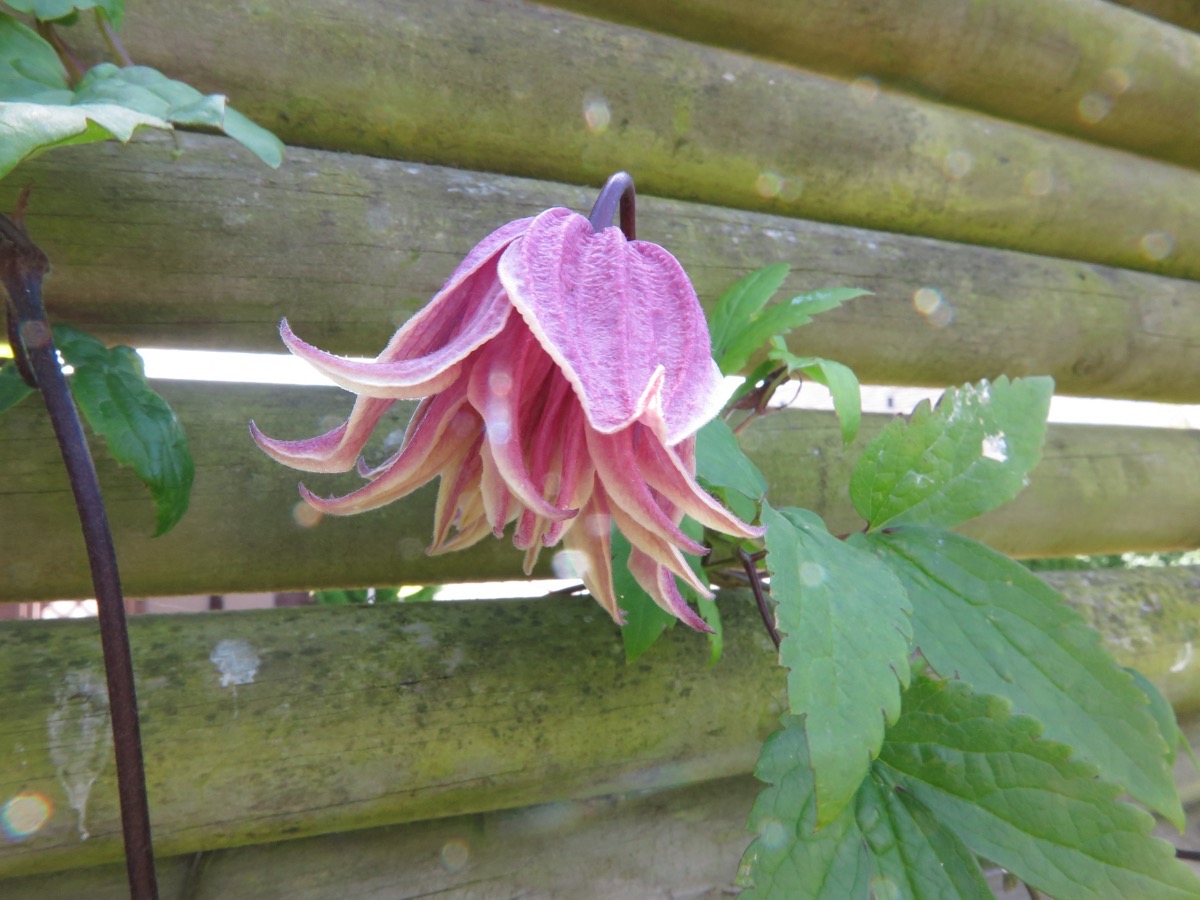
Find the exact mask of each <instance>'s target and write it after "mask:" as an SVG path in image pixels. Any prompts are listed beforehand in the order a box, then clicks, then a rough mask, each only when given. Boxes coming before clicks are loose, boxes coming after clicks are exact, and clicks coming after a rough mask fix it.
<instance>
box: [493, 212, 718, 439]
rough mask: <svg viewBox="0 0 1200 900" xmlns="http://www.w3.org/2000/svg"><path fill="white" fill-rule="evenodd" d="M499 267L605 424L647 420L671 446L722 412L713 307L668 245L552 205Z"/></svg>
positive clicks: (616, 426) (594, 417) (592, 413)
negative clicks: (631, 236)
mask: <svg viewBox="0 0 1200 900" xmlns="http://www.w3.org/2000/svg"><path fill="white" fill-rule="evenodd" d="M498 274H499V278H500V281H501V283H502V284H503V285H504V287H505V289H506V290H507V291H508V297H509V299H510V300H511V302H512V304H513V306H514V307H516V309H517V310H518V312H520V313H521V316H522V317H523V318H524V319H525V321H526V322H527V323H528V325H529V327H530V329H531V330H532V331H533V333H534V334H535V335H536V336H537V339H538V340H539V341H540V342H541V344H542V346H543V347H544V348H545V349H546V352H548V353H549V354H550V355H551V356H552V357H553V358H554V361H555V362H556V363H558V365H559V367H560V368H561V369H562V370H563V373H564V375H566V377H567V378H568V379H569V380H570V381H571V383H572V384H573V385H574V386H575V390H576V392H577V393H578V395H579V399H580V402H581V403H582V404H583V407H584V410H585V412H586V413H587V417H588V421H589V422H590V423H591V424H592V427H593V428H595V429H596V430H597V431H600V432H604V433H609V432H613V431H618V430H620V429H622V428H625V427H626V426H628V425H629V424H630V423H631V422H633V421H635V420H637V419H640V418H641V419H643V421H645V422H646V424H648V425H650V426H651V427H653V428H654V429H655V430H656V431H658V433H659V437H660V439H661V440H662V441H663V442H664V443H666V444H667V445H672V444H675V443H677V442H678V441H680V440H682V439H683V438H684V437H686V436H688V435H689V434H692V433H694V432H695V431H696V430H697V429H699V427H700V426H701V425H703V424H704V423H705V422H706V421H708V420H709V419H711V418H712V417H713V416H714V415H716V414H717V412H718V411H719V410H720V408H721V405H722V403H723V402H724V396H725V394H726V393H727V392H726V391H725V390H724V388H723V384H722V379H721V375H720V372H719V371H718V369H717V366H716V363H714V362H713V360H712V345H711V341H710V338H709V333H708V325H707V324H706V322H705V321H704V312H703V310H702V309H701V308H700V303H699V301H698V300H697V298H696V292H695V290H694V289H693V288H692V285H691V282H690V281H689V280H688V277H687V274H686V273H685V272H684V271H683V268H682V267H681V266H680V265H679V262H678V261H677V260H676V259H675V257H673V256H672V255H671V254H670V253H668V252H667V251H666V250H664V249H663V248H662V247H659V246H658V245H657V244H652V243H648V242H645V241H627V240H626V239H625V237H624V235H623V234H621V231H620V229H618V228H605V229H604V230H602V231H601V232H599V233H596V232H594V231H593V230H592V226H591V224H590V223H589V222H588V220H587V219H586V218H585V217H583V216H581V215H578V214H577V213H573V212H571V211H570V210H567V209H550V210H547V211H546V212H544V213H542V214H541V215H539V216H537V218H535V219H534V220H533V222H532V223H530V225H529V230H528V231H527V232H526V233H525V235H524V236H523V237H522V238H521V239H520V240H517V241H514V242H513V243H512V244H511V245H510V246H509V247H508V249H506V250H505V251H504V253H503V254H502V255H501V257H500V264H499V267H498ZM660 370H661V372H662V373H664V376H665V377H664V380H663V382H662V384H661V388H660V389H659V390H657V391H656V390H654V385H653V381H654V379H655V377H656V373H658V372H659V371H660ZM643 417H644V418H643Z"/></svg>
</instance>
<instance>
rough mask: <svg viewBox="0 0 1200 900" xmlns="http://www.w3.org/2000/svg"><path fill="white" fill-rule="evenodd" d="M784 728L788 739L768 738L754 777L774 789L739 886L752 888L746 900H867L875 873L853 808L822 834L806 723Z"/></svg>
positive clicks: (761, 799) (753, 819)
mask: <svg viewBox="0 0 1200 900" xmlns="http://www.w3.org/2000/svg"><path fill="white" fill-rule="evenodd" d="M783 724H784V730H783V731H777V732H775V733H774V734H773V735H771V736H770V737H769V738H767V741H766V743H765V744H764V745H763V749H762V755H761V756H760V757H759V760H758V766H757V767H756V768H755V770H754V775H755V777H756V778H758V779H759V780H760V781H764V782H766V783H767V784H768V785H770V787H768V788H767V789H766V790H764V791H763V792H762V793H761V794H759V796H758V799H757V800H756V801H755V803H754V809H753V810H752V811H751V813H750V821H749V824H748V827H749V829H750V831H752V832H753V833H755V834H756V835H757V837H756V838H755V839H754V841H753V843H751V844H750V846H749V847H748V848H747V849H746V853H745V855H744V856H743V857H742V864H741V867H740V869H739V872H738V883H739V884H740V885H743V886H745V887H746V888H748V890H746V891H745V892H743V893H742V894H741V897H742V900H765V898H800V897H803V898H805V900H808V898H812V900H825V898H828V900H856V898H860V897H861V898H865V897H866V896H867V890H868V885H869V883H870V868H869V863H868V860H867V853H866V849H865V847H864V845H863V841H862V838H861V836H860V835H859V833H858V828H857V825H856V823H855V821H854V812H853V809H852V808H850V807H848V806H847V807H846V808H845V809H844V810H843V811H842V813H841V814H840V815H839V816H837V817H836V818H835V819H834V820H833V821H832V822H829V823H828V824H827V825H826V827H824V828H822V829H821V830H819V831H816V819H817V811H816V806H817V802H816V793H815V791H814V785H813V773H812V767H811V763H810V759H809V751H808V742H807V740H806V737H805V733H804V728H803V725H802V720H801V719H799V718H795V717H785V718H784V720H783Z"/></svg>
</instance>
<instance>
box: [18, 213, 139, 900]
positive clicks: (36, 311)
mask: <svg viewBox="0 0 1200 900" xmlns="http://www.w3.org/2000/svg"><path fill="white" fill-rule="evenodd" d="M26 199H27V191H26V192H25V193H23V194H22V195H21V199H20V200H19V201H18V205H17V211H16V212H15V213H14V214H13V218H12V219H9V218H7V217H6V216H3V215H0V282H3V284H4V287H5V289H6V290H7V291H8V334H9V338H10V340H11V341H12V350H13V354H14V356H15V357H16V359H17V361H18V363H17V364H18V365H19V366H20V370H21V374H22V376H24V377H25V378H26V379H27V380H31V381H32V384H31V387H35V388H37V389H39V390H40V391H41V394H42V398H43V399H44V400H45V403H46V410H47V412H48V413H49V415H50V422H51V424H52V425H53V427H54V434H55V437H56V438H57V439H58V445H59V449H60V450H61V452H62V456H63V463H64V464H65V465H66V467H67V475H68V477H69V478H70V481H71V490H72V492H73V493H74V495H75V506H76V508H77V509H78V511H79V521H80V524H81V525H82V527H83V536H84V542H85V544H86V545H87V555H88V564H89V565H90V567H91V571H92V584H93V586H94V587H95V591H96V605H97V609H98V618H99V624H100V644H101V647H102V649H103V653H104V669H105V675H106V677H107V680H108V697H109V709H110V713H111V715H112V729H113V744H114V748H115V753H116V761H117V792H118V795H119V798H120V804H121V829H122V833H123V836H124V840H125V863H126V868H127V870H128V874H129V891H130V896H131V897H132V898H133V900H157V898H158V885H157V880H156V877H155V872H154V850H153V845H152V844H151V838H150V809H149V804H148V802H147V799H146V773H145V769H144V767H143V762H142V742H141V735H140V733H139V727H138V712H137V696H136V694H135V692H134V684H133V661H132V658H131V656H130V652H129V633H128V630H127V628H126V623H125V600H124V597H123V596H122V593H121V579H120V575H119V573H118V571H117V558H116V552H115V550H114V548H113V541H112V531H111V530H110V528H109V525H108V516H107V514H106V513H105V509H104V499H103V497H102V496H101V494H100V483H99V481H98V480H97V478H96V467H95V464H94V463H93V461H92V455H91V452H90V451H89V450H88V445H87V441H86V439H85V438H84V434H83V426H82V424H81V423H80V420H79V413H78V411H77V410H76V409H75V402H74V400H72V398H71V393H70V389H69V388H68V387H67V379H66V377H65V376H64V375H63V372H62V367H61V366H60V365H59V361H58V351H57V350H56V349H55V347H54V339H53V336H52V335H51V332H50V323H49V322H48V321H47V319H46V311H45V308H44V306H43V304H42V279H43V278H44V277H45V275H46V273H47V272H48V271H49V270H50V263H49V260H48V259H47V257H46V254H45V253H43V252H42V251H41V249H40V248H38V247H37V246H36V245H35V244H34V243H33V242H32V241H31V240H30V239H29V235H28V233H27V232H26V231H25V228H24V224H23V222H22V218H23V216H22V214H23V212H24V207H25V202H26Z"/></svg>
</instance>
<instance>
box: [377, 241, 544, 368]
mask: <svg viewBox="0 0 1200 900" xmlns="http://www.w3.org/2000/svg"><path fill="white" fill-rule="evenodd" d="M532 221H533V219H532V218H529V219H518V220H517V221H515V222H509V223H508V224H507V225H504V226H501V227H500V228H497V229H496V230H495V231H493V232H492V233H491V234H489V235H488V236H487V237H485V238H484V239H483V240H482V241H480V242H479V243H478V244H476V245H475V247H474V248H473V249H472V250H471V252H470V253H468V254H467V257H466V259H464V260H463V261H462V262H461V263H459V265H458V268H456V269H455V270H454V273H453V274H452V275H451V276H450V277H449V278H448V279H446V283H445V284H444V285H442V288H441V290H439V291H438V292H437V294H435V295H434V297H433V299H432V300H430V301H429V302H428V303H427V304H425V306H424V307H423V308H422V309H420V310H419V311H418V312H417V313H416V314H415V315H413V316H412V317H411V318H410V319H409V320H408V321H407V322H405V323H404V325H403V326H401V328H400V330H399V331H397V332H396V333H395V334H394V335H392V339H391V340H390V341H388V344H387V346H386V347H385V348H384V350H383V352H382V353H380V354H379V356H378V358H377V361H378V362H385V363H386V362H395V361H397V360H403V359H413V358H415V357H419V356H426V355H428V354H430V353H432V352H433V351H434V350H436V349H437V348H439V347H442V346H444V345H445V344H447V343H448V342H449V341H450V339H451V338H452V337H453V335H454V334H455V333H456V332H457V331H459V330H461V329H463V328H464V327H465V328H471V327H478V325H474V326H473V325H470V324H468V323H470V322H471V321H472V320H473V319H475V318H476V317H477V316H478V315H479V313H480V305H481V301H482V300H484V299H486V298H487V297H488V296H489V292H490V291H491V289H492V288H493V287H494V286H495V284H496V280H497V275H496V265H497V263H498V261H499V256H500V254H501V253H502V252H504V250H505V248H507V247H508V245H509V244H511V243H512V242H513V241H514V240H515V239H517V238H518V237H520V236H521V235H522V234H524V233H525V232H526V231H527V230H528V229H529V224H530V223H531V222H532ZM500 326H501V327H503V323H500ZM498 331H499V328H497V332H498Z"/></svg>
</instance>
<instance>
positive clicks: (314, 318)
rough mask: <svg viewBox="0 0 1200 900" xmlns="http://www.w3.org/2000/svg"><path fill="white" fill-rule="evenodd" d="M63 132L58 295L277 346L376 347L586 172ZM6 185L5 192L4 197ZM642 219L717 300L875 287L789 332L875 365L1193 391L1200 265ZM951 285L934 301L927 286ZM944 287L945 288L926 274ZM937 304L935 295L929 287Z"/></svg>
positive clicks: (798, 342)
mask: <svg viewBox="0 0 1200 900" xmlns="http://www.w3.org/2000/svg"><path fill="white" fill-rule="evenodd" d="M178 149H179V151H180V152H178V153H176V152H175V150H176V145H175V143H174V142H172V141H171V140H169V139H165V140H154V141H145V142H139V143H137V144H135V145H134V146H131V147H127V148H123V147H120V146H118V145H115V144H104V145H93V146H89V147H75V148H66V149H63V150H56V151H55V152H54V153H51V154H48V155H46V156H43V157H41V158H39V159H36V160H33V161H31V162H30V163H28V164H26V165H23V166H22V167H21V169H20V170H18V172H17V173H16V174H15V175H14V176H13V177H11V178H10V179H8V181H7V182H5V184H7V185H11V186H12V192H11V198H12V199H15V194H16V186H17V185H19V184H21V185H23V184H32V186H33V194H32V201H31V207H30V211H29V228H30V231H31V233H32V235H33V237H34V239H35V240H36V241H37V242H38V243H39V244H40V245H41V246H43V247H44V248H45V249H46V251H47V252H48V253H49V255H50V259H51V261H52V264H53V266H54V269H53V273H52V275H51V277H50V279H49V280H48V282H47V300H48V303H49V305H50V310H51V313H52V314H53V315H54V316H56V317H59V318H60V319H61V320H63V321H69V322H72V323H74V324H76V325H79V326H80V327H84V328H88V329H89V330H92V331H94V332H95V333H98V334H101V335H103V336H105V337H107V338H109V339H111V340H115V341H126V342H131V343H134V344H136V345H139V346H168V347H204V348H210V349H224V350H266V351H271V352H282V350H283V348H282V345H281V344H280V342H279V338H278V333H277V330H276V326H277V325H278V323H279V319H280V318H281V317H282V316H284V315H287V317H288V319H289V321H290V322H291V323H292V326H293V328H295V330H296V332H297V333H298V334H299V335H301V336H302V337H304V338H305V339H307V340H309V341H311V342H313V343H315V344H317V345H318V346H320V347H322V348H325V349H329V350H332V351H333V352H337V353H347V354H355V355H363V356H371V355H374V354H375V353H377V352H378V351H379V350H380V349H382V347H383V345H384V344H385V343H386V341H387V338H388V337H389V336H390V335H391V332H392V331H393V329H394V328H395V327H396V326H397V325H398V324H400V323H401V322H403V321H405V320H406V319H407V318H408V317H409V316H411V315H412V314H413V313H414V312H415V311H416V310H417V309H419V308H420V307H421V306H422V305H424V304H425V303H426V302H427V301H428V299H429V298H430V297H431V296H432V295H433V294H434V293H435V292H436V291H437V290H438V288H439V287H440V286H441V285H442V283H443V282H444V280H445V279H446V278H447V277H448V276H449V274H450V273H451V272H452V271H453V270H454V267H455V266H456V265H457V264H458V262H459V261H460V260H461V259H462V257H463V256H464V255H465V254H466V253H467V251H468V250H469V249H470V248H471V247H472V246H473V245H474V244H475V242H476V241H478V240H479V239H481V238H482V237H483V236H484V235H486V234H488V233H489V232H490V231H492V230H493V229H495V228H497V227H499V226H500V225H501V224H503V223H504V222H507V221H510V220H511V219H513V218H516V217H518V216H523V215H532V214H534V213H536V212H537V211H539V210H541V209H544V208H546V207H549V206H570V207H573V208H575V209H579V210H584V211H586V210H587V209H588V208H589V206H590V204H591V203H592V201H593V200H594V198H595V191H594V190H593V189H592V188H584V189H581V188H576V187H568V186H564V185H561V184H548V183H541V182H534V181H530V180H527V179H522V178H512V177H505V176H493V175H485V174H480V173H472V172H464V171H458V170H454V169H446V168H440V167H431V166H424V165H417V164H412V163H400V162H392V161H384V160H377V159H368V158H366V157H361V156H349V155H346V154H338V153H326V152H320V151H309V150H291V151H289V157H288V161H287V163H286V164H285V165H284V167H283V168H282V169H280V170H279V171H278V172H272V171H270V170H269V169H267V168H265V167H264V166H262V165H261V164H260V163H258V162H257V161H256V160H250V159H247V154H245V153H244V152H242V151H240V149H238V148H237V147H236V145H234V144H233V142H232V141H228V140H223V139H219V138H208V137H201V136H196V135H179V136H178ZM0 199H2V198H0ZM638 208H639V213H640V215H639V222H638V228H639V232H640V234H641V235H642V236H643V237H645V238H646V239H648V240H653V241H656V242H658V243H661V244H663V245H664V246H666V247H667V248H668V249H670V250H671V251H672V252H673V253H674V254H675V255H676V256H678V257H679V258H680V260H681V261H682V262H683V264H684V266H685V267H686V269H687V271H688V273H689V274H690V275H691V277H692V279H693V280H694V282H695V285H696V288H697V291H698V293H699V295H700V298H701V300H702V301H703V302H704V304H705V306H706V307H707V308H708V309H709V310H711V309H712V307H713V304H714V303H715V302H716V299H717V298H718V297H719V296H720V294H721V292H722V291H723V290H725V288H727V287H728V286H729V285H730V284H732V283H733V281H735V280H736V279H737V278H738V277H740V276H742V275H744V274H746V273H747V272H749V271H751V270H753V269H755V268H757V267H759V266H762V265H765V264H767V263H770V262H777V261H785V262H788V263H790V264H791V265H792V267H793V272H792V275H791V277H790V279H789V281H788V282H787V284H786V285H785V287H784V289H783V290H781V291H780V293H779V295H778V298H779V299H781V300H785V299H787V298H789V297H790V296H792V295H793V294H794V293H796V292H799V291H802V290H812V289H815V288H823V287H831V286H854V287H862V288H865V289H868V290H871V291H873V292H874V295H873V296H870V297H862V298H859V299H856V300H854V301H853V302H851V303H848V304H846V305H845V306H844V307H842V308H841V309H839V310H836V311H834V312H831V313H827V314H825V315H823V316H821V317H819V318H818V319H817V321H816V322H814V323H813V324H812V325H810V326H808V327H806V328H804V329H802V330H800V331H797V332H795V333H794V334H793V336H792V343H791V346H792V348H793V350H795V351H796V352H798V353H818V354H822V355H824V356H827V357H829V358H831V359H837V360H840V361H842V362H844V363H846V364H848V365H850V366H851V367H852V368H853V369H854V370H855V371H856V372H857V373H858V375H859V377H860V378H861V379H862V380H863V381H864V382H865V383H868V384H871V383H874V384H905V385H932V386H943V385H947V384H957V383H962V382H964V381H969V380H973V379H978V378H982V377H995V376H996V375H999V374H1001V373H1007V374H1009V375H1012V376H1017V375H1027V374H1050V375H1053V376H1054V378H1055V379H1056V381H1057V384H1058V389H1059V391H1060V392H1062V393H1067V394H1081V395H1092V396H1107V397H1132V398H1141V399H1157V400H1168V401H1182V402H1200V378H1197V377H1196V373H1197V372H1200V283H1197V282H1194V281H1186V280H1180V279H1171V278H1164V277H1160V276H1154V275H1149V274H1145V273H1141V272H1132V271H1129V270H1122V269H1112V268H1106V267H1102V266H1097V265H1093V264H1088V263H1079V262H1071V261H1066V260H1058V259H1050V258H1047V257H1042V256H1032V255H1026V254H1020V253H1013V252H1008V251H1000V250H991V249H986V248H980V247H973V246H968V245H963V244H952V243H945V242H940V241H933V240H928V239H922V238H911V237H905V236H900V235H893V234H887V233H883V232H878V231H864V230H861V229H855V228H845V227H839V226H833V225H826V224H820V223H815V222H811V221H805V220H798V219H788V218H784V217H781V216H773V215H766V214H761V213H753V212H744V211H736V210H730V209H722V208H718V207H713V206H704V205H698V204H692V203H683V202H678V201H669V200H660V199H658V198H654V197H651V196H648V195H646V194H642V195H641V199H640V202H639V206H638ZM921 289H925V291H926V292H927V296H929V297H931V298H932V297H935V296H940V297H941V304H942V305H941V306H939V307H938V308H937V309H934V310H933V312H932V315H922V314H921V313H920V312H918V310H917V308H916V307H915V306H914V302H913V298H914V295H915V294H916V293H917V291H919V290H921ZM929 291H936V292H937V295H931V294H928V292H929ZM926 308H927V309H928V307H926Z"/></svg>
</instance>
